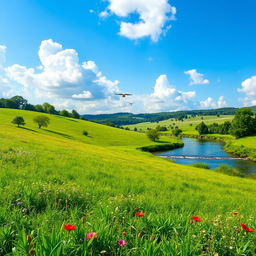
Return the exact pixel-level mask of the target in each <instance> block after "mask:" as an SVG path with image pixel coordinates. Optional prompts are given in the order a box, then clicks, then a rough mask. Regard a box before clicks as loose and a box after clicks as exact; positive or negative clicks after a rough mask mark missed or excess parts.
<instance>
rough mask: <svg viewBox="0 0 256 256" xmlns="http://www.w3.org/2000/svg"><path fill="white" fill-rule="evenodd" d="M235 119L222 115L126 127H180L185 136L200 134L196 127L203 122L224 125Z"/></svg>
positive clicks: (142, 128)
mask: <svg viewBox="0 0 256 256" xmlns="http://www.w3.org/2000/svg"><path fill="white" fill-rule="evenodd" d="M233 118H234V116H232V115H222V116H203V117H202V116H196V117H192V116H189V118H188V119H184V120H183V121H180V120H176V119H167V120H163V121H160V122H158V123H157V122H153V123H151V122H144V123H139V124H134V125H126V126H125V127H128V128H129V129H131V130H133V129H134V128H135V127H136V128H137V129H138V130H141V131H146V130H147V128H151V129H154V128H156V127H157V126H158V125H160V126H166V127H167V129H169V130H170V126H173V127H175V126H178V127H179V128H180V129H182V131H183V133H184V134H198V133H197V131H196V130H195V127H196V126H197V125H198V124H199V123H201V122H202V121H203V122H205V124H207V125H208V124H212V123H214V122H215V123H219V124H220V123H224V122H225V121H231V120H232V119H233Z"/></svg>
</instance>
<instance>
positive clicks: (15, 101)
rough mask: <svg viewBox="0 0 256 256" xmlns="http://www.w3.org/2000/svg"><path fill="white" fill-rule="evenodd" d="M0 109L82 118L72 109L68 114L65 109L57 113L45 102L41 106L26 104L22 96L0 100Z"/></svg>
mask: <svg viewBox="0 0 256 256" xmlns="http://www.w3.org/2000/svg"><path fill="white" fill-rule="evenodd" d="M0 108H12V109H23V110H30V111H36V112H41V113H48V114H54V115H60V116H65V117H72V118H76V119H79V118H82V116H80V114H79V113H78V112H77V111H76V110H74V109H73V110H72V111H71V112H68V111H67V110H66V109H63V110H60V111H58V110H56V109H55V107H54V106H53V105H51V104H49V103H48V102H45V103H43V104H37V105H32V104H30V103H28V101H27V100H26V99H24V98H23V97H22V96H14V97H12V98H9V99H5V98H1V99H0ZM82 119H83V118H82Z"/></svg>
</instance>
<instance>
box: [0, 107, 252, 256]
mask: <svg viewBox="0 0 256 256" xmlns="http://www.w3.org/2000/svg"><path fill="white" fill-rule="evenodd" d="M16 115H22V116H23V117H24V118H25V121H26V123H27V125H26V128H25V129H23V128H17V127H15V126H14V125H12V124H11V123H10V121H11V119H12V118H13V117H14V116H16ZM35 115H38V113H34V112H26V111H18V110H7V109H0V141H1V144H0V169H1V171H0V192H1V193H0V248H1V249H0V255H29V253H28V252H29V251H30V254H32V253H33V251H31V249H33V250H35V251H36V255H45V256H49V255H52V256H55V255H56V256H57V255H68V256H69V255H71V256H72V255H77V256H78V255H79V256H80V255H136V256H137V255H148V256H151V255H159V256H160V255H175V256H176V255H183V256H185V255H217V253H218V255H255V242H256V236H255V233H246V232H245V231H242V230H241V229H240V227H239V225H240V224H241V223H244V224H246V225H248V226H250V227H252V228H256V224H255V214H256V211H255V204H256V198H255V193H256V186H255V181H254V180H247V179H241V178H237V177H230V176H226V175H223V174H218V173H214V172H212V171H208V170H202V169H199V168H193V167H190V166H182V165H178V164H175V163H172V162H170V161H168V160H166V159H161V158H158V157H155V156H153V155H151V154H149V153H144V152H141V151H139V150H136V148H137V147H141V146H146V145H150V144H152V143H151V142H150V141H149V140H148V139H147V138H146V136H145V134H140V133H135V132H129V131H123V130H119V129H115V128H111V127H107V126H102V125H98V124H93V123H89V122H85V121H80V120H74V119H67V118H61V117H58V116H50V119H51V124H50V126H49V128H48V129H47V130H46V129H40V130H39V129H37V127H36V126H35V124H33V123H32V121H31V120H32V118H33V117H34V116H35ZM83 130H87V131H88V132H89V137H86V136H84V135H82V132H83ZM166 140H168V141H169V140H170V139H167V138H166ZM21 203H22V204H21ZM27 209H28V210H27ZM234 210H237V211H238V212H239V214H238V215H236V216H235V215H233V214H232V212H233V211H234ZM137 211H143V212H144V213H145V217H141V218H139V217H136V216H135V215H134V213H135V212H137ZM192 216H199V217H201V218H202V222H194V223H191V217H192ZM67 223H71V224H75V225H77V229H76V230H75V231H70V232H68V231H66V230H64V229H63V224H67ZM236 228H237V231H236ZM234 229H235V230H234ZM88 232H96V233H97V235H98V237H97V238H96V239H94V240H90V241H86V240H85V241H84V238H85V235H86V234H87V233H88ZM122 232H126V234H125V233H122ZM28 235H29V237H27V236H28ZM121 239H124V240H126V242H127V244H126V246H124V247H120V246H118V245H117V241H118V240H121Z"/></svg>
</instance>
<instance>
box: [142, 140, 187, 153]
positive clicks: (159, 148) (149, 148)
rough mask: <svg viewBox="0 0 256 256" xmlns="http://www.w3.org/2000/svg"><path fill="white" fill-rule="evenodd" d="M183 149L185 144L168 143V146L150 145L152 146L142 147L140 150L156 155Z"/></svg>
mask: <svg viewBox="0 0 256 256" xmlns="http://www.w3.org/2000/svg"><path fill="white" fill-rule="evenodd" d="M182 147H184V142H183V141H180V142H173V143H166V144H158V145H150V146H145V147H140V148H138V149H140V150H142V151H144V152H150V153H156V152H162V151H168V150H172V149H176V148H182Z"/></svg>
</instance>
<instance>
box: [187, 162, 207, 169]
mask: <svg viewBox="0 0 256 256" xmlns="http://www.w3.org/2000/svg"><path fill="white" fill-rule="evenodd" d="M191 166H193V167H196V168H202V169H210V166H209V165H208V164H207V163H194V164H191Z"/></svg>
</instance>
